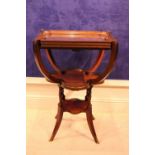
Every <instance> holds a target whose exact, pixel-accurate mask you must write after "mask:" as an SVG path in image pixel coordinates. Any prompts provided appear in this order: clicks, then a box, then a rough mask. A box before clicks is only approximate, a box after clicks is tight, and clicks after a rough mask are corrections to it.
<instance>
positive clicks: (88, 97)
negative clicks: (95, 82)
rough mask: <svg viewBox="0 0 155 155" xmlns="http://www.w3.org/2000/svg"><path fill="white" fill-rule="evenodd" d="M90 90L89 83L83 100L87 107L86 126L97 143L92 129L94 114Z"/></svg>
mask: <svg viewBox="0 0 155 155" xmlns="http://www.w3.org/2000/svg"><path fill="white" fill-rule="evenodd" d="M91 90H92V86H91V85H90V87H89V88H88V89H87V94H86V97H85V101H87V102H88V103H89V104H88V108H87V110H86V117H87V122H88V126H89V129H90V132H91V134H92V136H93V138H94V140H95V142H96V143H99V141H98V138H97V136H96V132H95V129H94V124H93V120H94V116H93V114H92V105H91V103H90V102H91Z"/></svg>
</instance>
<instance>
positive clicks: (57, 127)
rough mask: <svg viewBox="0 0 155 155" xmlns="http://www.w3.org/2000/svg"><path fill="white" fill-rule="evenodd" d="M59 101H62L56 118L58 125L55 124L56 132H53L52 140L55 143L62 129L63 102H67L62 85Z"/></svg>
mask: <svg viewBox="0 0 155 155" xmlns="http://www.w3.org/2000/svg"><path fill="white" fill-rule="evenodd" d="M59 100H60V103H59V104H58V112H57V114H56V116H55V118H56V124H55V127H54V130H53V133H52V136H51V138H50V141H53V139H54V137H55V135H56V133H57V131H58V129H59V127H60V124H61V121H62V117H63V107H62V106H63V101H64V100H65V95H64V89H63V88H62V87H61V85H59Z"/></svg>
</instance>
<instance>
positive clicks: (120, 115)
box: [26, 97, 128, 155]
mask: <svg viewBox="0 0 155 155" xmlns="http://www.w3.org/2000/svg"><path fill="white" fill-rule="evenodd" d="M57 102H58V99H57V98H55V99H52V100H51V98H44V99H43V98H40V99H39V98H31V97H27V120H26V122H27V135H26V138H27V146H26V150H27V155H62V154H63V155H128V103H123V102H122V103H119V102H109V103H108V102H107V103H104V104H103V103H101V101H100V100H98V101H96V102H95V101H93V102H92V105H93V113H94V116H95V120H94V125H95V129H96V133H97V136H98V139H99V142H100V144H96V143H95V142H94V140H93V138H92V135H91V133H90V131H89V128H88V125H87V121H86V118H85V114H84V113H82V114H78V115H71V114H69V113H65V114H64V117H63V120H62V124H61V126H60V128H59V131H58V133H57V135H56V137H55V139H54V141H53V142H49V138H50V136H51V133H52V130H53V127H54V124H55V118H54V117H55V115H56V112H57V104H56V103H57ZM53 103H55V104H53ZM39 105H41V106H39Z"/></svg>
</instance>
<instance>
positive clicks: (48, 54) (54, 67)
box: [45, 49, 61, 74]
mask: <svg viewBox="0 0 155 155" xmlns="http://www.w3.org/2000/svg"><path fill="white" fill-rule="evenodd" d="M45 53H46V55H47V58H48V61H49V63H50V65H51V66H52V67H53V69H54V70H55V71H56V72H57V73H60V74H61V70H60V68H59V67H58V66H57V64H56V62H55V60H54V57H53V55H52V51H51V50H50V49H45Z"/></svg>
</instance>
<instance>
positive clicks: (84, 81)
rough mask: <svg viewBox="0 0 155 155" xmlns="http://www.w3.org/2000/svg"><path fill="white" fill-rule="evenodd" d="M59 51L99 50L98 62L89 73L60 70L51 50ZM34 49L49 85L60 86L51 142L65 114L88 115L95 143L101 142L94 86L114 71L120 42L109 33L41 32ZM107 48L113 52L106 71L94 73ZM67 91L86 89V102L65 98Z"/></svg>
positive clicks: (38, 64)
mask: <svg viewBox="0 0 155 155" xmlns="http://www.w3.org/2000/svg"><path fill="white" fill-rule="evenodd" d="M56 48H59V49H60V48H61V49H65V48H67V49H100V52H99V54H98V57H97V58H96V61H95V63H94V64H93V65H92V67H90V68H89V69H87V70H83V69H81V68H75V69H70V70H61V68H59V67H58V65H57V64H56V61H55V59H54V57H53V55H52V53H53V52H52V49H56ZM33 49H34V57H35V62H36V64H37V66H38V68H39V70H40V72H41V73H42V74H43V75H44V77H45V78H46V79H47V80H48V81H49V82H53V83H57V84H58V86H59V104H58V112H57V115H56V124H55V127H54V130H53V133H52V136H51V138H50V140H51V141H52V140H53V139H54V137H55V135H56V133H57V131H58V129H59V126H60V124H61V121H62V117H63V112H70V113H72V114H78V113H81V112H85V113H86V117H87V122H88V125H89V129H90V131H91V133H92V136H93V137H94V140H95V142H96V143H98V139H97V136H96V133H95V129H94V125H93V119H94V117H93V115H92V105H91V90H92V87H93V85H95V84H99V83H102V82H104V80H105V79H106V77H107V76H108V75H109V74H110V72H111V71H112V68H113V66H114V63H115V60H116V57H117V53H118V43H117V40H116V39H114V37H113V36H112V35H111V33H109V32H99V31H69V30H68V31H66V30H64V31H63V30H61V31H58V30H42V31H41V33H40V34H38V36H37V37H36V38H35V39H34V41H33ZM41 49H45V53H46V56H47V58H48V61H49V63H50V65H51V67H53V69H54V70H55V72H54V73H50V72H49V71H48V70H47V68H46V67H45V66H44V64H43V61H42V57H41V53H40V50H41ZM106 49H109V50H111V52H110V59H109V62H108V64H107V66H106V68H105V69H104V70H103V72H102V73H100V74H97V73H95V71H96V70H97V69H98V67H99V66H100V64H101V62H102V60H103V59H104V54H105V53H104V50H106ZM75 52H78V50H77V51H76V50H75ZM64 88H66V89H70V90H82V89H86V90H87V93H86V96H85V99H84V100H80V99H76V98H75V99H65V95H64Z"/></svg>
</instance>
